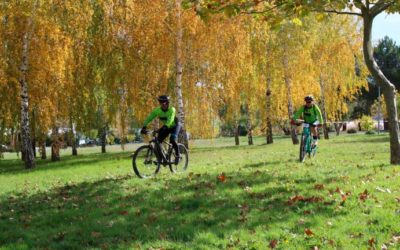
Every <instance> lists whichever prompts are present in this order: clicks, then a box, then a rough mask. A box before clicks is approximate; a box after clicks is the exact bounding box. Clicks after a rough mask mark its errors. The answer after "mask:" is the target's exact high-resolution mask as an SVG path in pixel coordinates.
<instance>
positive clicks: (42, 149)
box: [39, 135, 47, 160]
mask: <svg viewBox="0 0 400 250" xmlns="http://www.w3.org/2000/svg"><path fill="white" fill-rule="evenodd" d="M39 148H40V149H39V152H40V157H41V159H42V160H45V159H47V155H46V136H45V135H42V136H41V139H39Z"/></svg>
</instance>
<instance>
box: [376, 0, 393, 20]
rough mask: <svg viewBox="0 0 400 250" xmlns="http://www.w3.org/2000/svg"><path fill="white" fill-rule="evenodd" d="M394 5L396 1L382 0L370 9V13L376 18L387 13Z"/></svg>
mask: <svg viewBox="0 0 400 250" xmlns="http://www.w3.org/2000/svg"><path fill="white" fill-rule="evenodd" d="M393 4H394V1H390V2H387V1H383V0H380V1H379V2H377V3H376V4H375V5H374V6H373V7H372V8H371V9H370V13H371V15H372V17H375V16H377V15H378V14H380V13H382V12H383V11H385V10H386V9H387V8H389V7H390V6H392V5H393Z"/></svg>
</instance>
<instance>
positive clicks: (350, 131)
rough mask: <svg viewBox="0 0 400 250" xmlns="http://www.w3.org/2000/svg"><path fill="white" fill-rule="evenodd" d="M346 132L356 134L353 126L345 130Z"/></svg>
mask: <svg viewBox="0 0 400 250" xmlns="http://www.w3.org/2000/svg"><path fill="white" fill-rule="evenodd" d="M347 133H348V134H356V133H357V129H355V128H350V129H348V130H347Z"/></svg>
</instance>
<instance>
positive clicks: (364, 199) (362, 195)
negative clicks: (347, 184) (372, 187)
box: [359, 189, 369, 202]
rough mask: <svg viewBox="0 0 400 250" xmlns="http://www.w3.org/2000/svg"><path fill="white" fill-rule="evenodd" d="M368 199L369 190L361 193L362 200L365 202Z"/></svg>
mask: <svg viewBox="0 0 400 250" xmlns="http://www.w3.org/2000/svg"><path fill="white" fill-rule="evenodd" d="M368 197H369V196H368V190H367V189H365V190H364V192H362V193H360V196H359V198H360V200H362V201H364V202H365V201H366V200H367V199H368Z"/></svg>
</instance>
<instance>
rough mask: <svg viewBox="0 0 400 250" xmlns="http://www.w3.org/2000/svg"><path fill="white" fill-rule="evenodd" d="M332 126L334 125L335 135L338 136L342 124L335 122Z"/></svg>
mask: <svg viewBox="0 0 400 250" xmlns="http://www.w3.org/2000/svg"><path fill="white" fill-rule="evenodd" d="M334 124H335V130H336V135H337V136H338V135H339V134H340V129H341V128H342V125H343V123H342V122H335V123H334Z"/></svg>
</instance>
